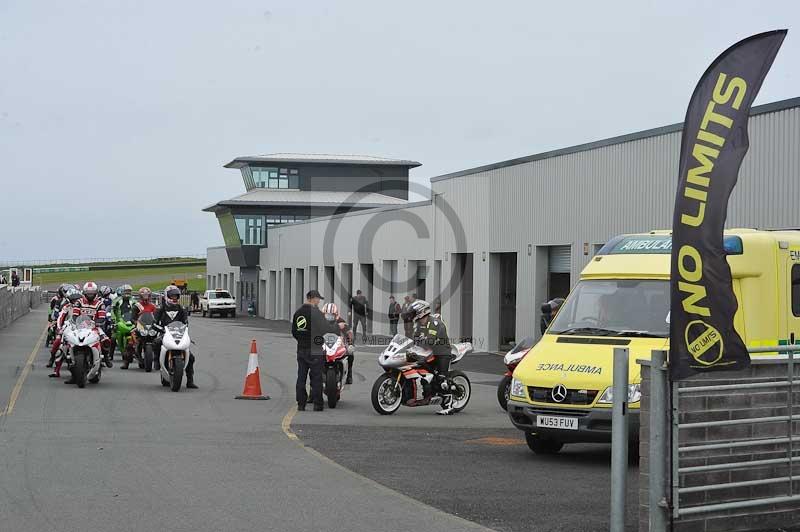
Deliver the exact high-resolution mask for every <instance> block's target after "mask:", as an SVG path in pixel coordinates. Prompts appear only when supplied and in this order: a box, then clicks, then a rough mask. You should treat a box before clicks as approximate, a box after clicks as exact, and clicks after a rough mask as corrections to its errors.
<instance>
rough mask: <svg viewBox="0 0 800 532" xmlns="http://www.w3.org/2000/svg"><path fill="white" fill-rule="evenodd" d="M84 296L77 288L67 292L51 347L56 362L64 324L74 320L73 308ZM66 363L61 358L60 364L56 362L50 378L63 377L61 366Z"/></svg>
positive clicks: (51, 353) (51, 354)
mask: <svg viewBox="0 0 800 532" xmlns="http://www.w3.org/2000/svg"><path fill="white" fill-rule="evenodd" d="M81 297H82V295H81V293H80V291H79V290H76V289H75V288H71V289H69V290H68V291H67V296H66V298H65V300H64V302H63V303H62V304H61V312H59V314H58V318H57V319H56V330H57V331H58V332H57V333H56V339H55V340H53V345H52V346H50V357H51V358H52V359H53V360H54V361H55V358H56V355H58V350H59V348H60V347H61V338H62V333H63V332H64V324H65V323H66V321H67V320H69V319H72V306H73V305H76V304H77V303H78V301H79V300H80V299H81ZM63 363H64V359H63V358H59V359H58V362H56V363H55V364H56V368H55V370H54V371H53V373H51V374H50V375H48V376H49V377H56V378H57V377H60V376H61V365H62V364H63Z"/></svg>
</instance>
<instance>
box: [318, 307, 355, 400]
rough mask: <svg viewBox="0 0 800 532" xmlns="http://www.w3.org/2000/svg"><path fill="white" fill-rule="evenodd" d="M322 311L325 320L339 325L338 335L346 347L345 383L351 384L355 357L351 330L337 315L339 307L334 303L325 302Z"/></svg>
mask: <svg viewBox="0 0 800 532" xmlns="http://www.w3.org/2000/svg"><path fill="white" fill-rule="evenodd" d="M322 313H323V314H325V319H326V320H328V321H329V322H331V323H335V324H337V325H338V326H339V336H341V337H342V338H343V339H344V345H345V346H346V347H347V380H346V381H345V384H353V362H354V361H355V358H356V357H355V355H354V352H355V349H354V348H353V331H352V330H351V329H350V326H349V325H347V322H346V321H344V320H343V319H342V317H341V316H340V315H339V307H337V306H336V303H325V305H324V306H323V307H322Z"/></svg>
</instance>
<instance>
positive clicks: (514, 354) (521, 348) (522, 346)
mask: <svg viewBox="0 0 800 532" xmlns="http://www.w3.org/2000/svg"><path fill="white" fill-rule="evenodd" d="M533 343H534V342H533V338H531V337H530V336H526V337H525V338H523V339H522V340H520V341H519V342H517V345H515V346H514V347H512V348H511V351H509V352H508V353H506V356H504V357H503V363H504V364H505V365H506V368H508V369H506V372H505V373H504V374H503V378H502V380H501V381H500V383H499V384H498V385H497V402H498V403H500V407H501V408H502V409H503V410H508V396H509V394H510V392H511V378H512V376H513V375H514V369H516V367H517V366H518V365H519V363H520V362H522V359H523V358H525V355H527V354H528V351H530V350H531V348H532V347H533Z"/></svg>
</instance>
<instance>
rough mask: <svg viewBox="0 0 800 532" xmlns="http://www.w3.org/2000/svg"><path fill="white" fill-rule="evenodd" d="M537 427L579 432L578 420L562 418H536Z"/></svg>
mask: <svg viewBox="0 0 800 532" xmlns="http://www.w3.org/2000/svg"><path fill="white" fill-rule="evenodd" d="M536 426H537V427H543V428H548V429H564V430H578V418H576V417H562V416H536Z"/></svg>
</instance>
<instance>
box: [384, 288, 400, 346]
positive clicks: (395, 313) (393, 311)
mask: <svg viewBox="0 0 800 532" xmlns="http://www.w3.org/2000/svg"><path fill="white" fill-rule="evenodd" d="M387 314H388V315H389V332H390V333H391V334H392V336H394V335H395V334H397V322H398V321H400V305H399V304H398V303H397V301H395V300H394V296H389V312H388V313H387Z"/></svg>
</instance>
